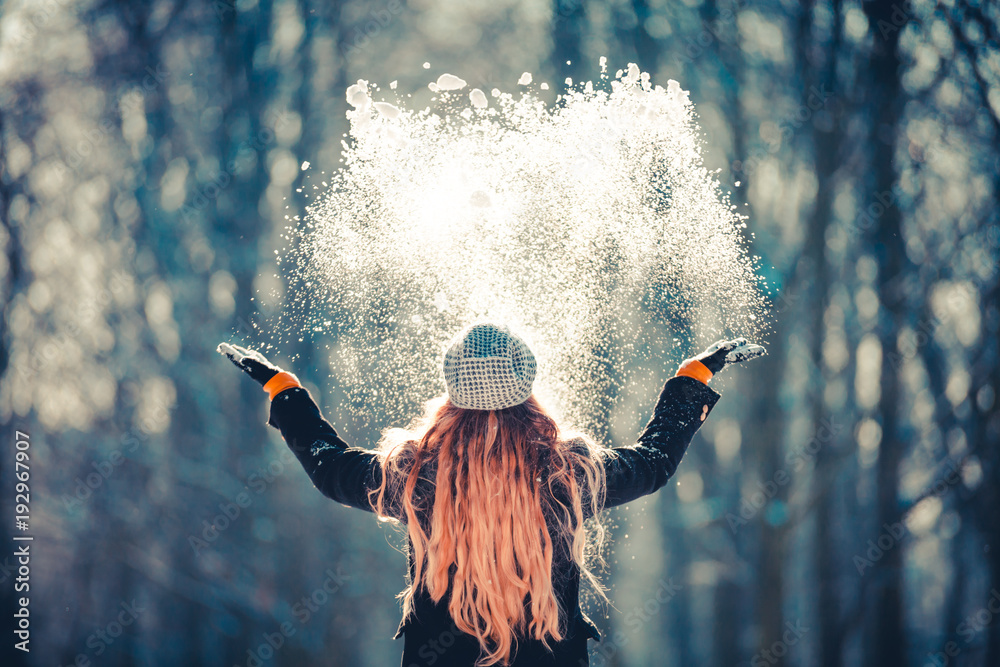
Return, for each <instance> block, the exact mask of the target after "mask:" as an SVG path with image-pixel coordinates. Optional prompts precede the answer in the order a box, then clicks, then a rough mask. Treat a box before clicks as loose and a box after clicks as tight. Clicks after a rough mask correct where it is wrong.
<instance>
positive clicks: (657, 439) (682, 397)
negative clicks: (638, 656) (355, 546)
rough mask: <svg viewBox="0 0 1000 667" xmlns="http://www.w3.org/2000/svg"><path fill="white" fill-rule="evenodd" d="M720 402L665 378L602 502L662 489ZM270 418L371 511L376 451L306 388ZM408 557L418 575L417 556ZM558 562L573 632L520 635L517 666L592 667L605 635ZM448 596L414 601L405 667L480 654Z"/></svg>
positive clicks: (457, 662) (333, 484)
mask: <svg viewBox="0 0 1000 667" xmlns="http://www.w3.org/2000/svg"><path fill="white" fill-rule="evenodd" d="M718 400H719V394H718V393H716V392H715V391H713V390H712V389H711V388H710V387H708V386H707V385H705V384H703V383H701V382H699V381H698V380H695V379H693V378H690V377H683V376H682V377H673V378H671V379H669V380H667V382H666V384H665V385H664V387H663V390H662V391H661V392H660V398H659V400H658V401H657V403H656V407H655V408H654V410H653V417H652V419H650V421H649V424H648V425H647V426H646V428H645V430H643V432H642V435H640V436H639V439H638V441H637V442H636V444H634V445H631V446H628V447H615V448H612V449H607V450H604V451H605V456H604V468H605V471H606V473H607V499H606V502H605V504H604V507H605V508H609V507H615V506H617V505H622V504H624V503H627V502H630V501H632V500H635V499H636V498H639V497H641V496H644V495H647V494H650V493H653V492H654V491H656V490H658V489H660V488H661V487H663V485H665V484H666V483H667V480H668V479H670V477H671V476H672V475H673V474H674V471H675V470H676V469H677V464H678V463H680V460H681V457H682V456H684V452H685V451H686V450H687V447H688V444H689V443H690V442H691V439H692V438H693V437H694V434H695V432H696V431H697V430H698V428H699V427H700V426H701V424H702V421H703V419H702V415H703V414H704V412H705V407H707V409H708V411H709V412H711V410H712V408H713V407H714V406H715V403H716V401H718ZM268 423H269V424H270V425H271V426H274V427H275V428H277V429H278V430H280V431H281V435H282V437H284V439H285V441H286V442H287V443H288V446H289V447H290V448H291V450H292V451H293V452H294V453H295V456H296V457H297V458H298V460H299V462H300V463H301V464H302V466H303V467H304V468H305V471H306V473H307V474H308V475H309V478H310V479H311V480H312V482H313V484H315V485H316V488H317V489H319V490H320V492H322V493H323V494H324V495H325V496H327V497H329V498H332V499H333V500H336V501H337V502H339V503H342V504H344V505H348V506H350V507H356V508H358V509H364V510H368V511H372V507H371V505H370V504H369V503H368V491H369V490H370V489H372V488H376V487H377V486H378V485H379V484H380V482H381V481H382V469H381V466H380V464H379V462H378V458H377V457H376V455H375V453H374V452H372V451H369V450H366V449H361V448H358V447H351V446H350V445H348V444H347V443H346V442H344V441H343V440H341V439H340V437H339V436H338V435H337V432H336V431H335V430H334V429H333V427H332V426H330V424H329V423H328V422H327V421H326V420H325V419H324V418H323V415H322V414H321V413H320V410H319V408H318V407H317V406H316V403H315V402H314V401H313V400H312V397H310V395H309V392H308V391H306V390H305V389H303V388H301V387H298V388H295V389H289V390H286V391H284V392H282V393H281V394H279V395H278V396H276V397H275V398H274V400H273V401H272V402H271V415H270V419H269V420H268ZM553 543H554V544H559V543H561V541H560V542H556V541H555V540H554V541H553ZM411 547H412V545H411ZM410 553H411V554H412V548H411V550H410ZM409 560H410V563H409V565H410V575H411V580H412V576H413V572H414V567H413V566H414V564H413V558H412V555H411V556H410V559H409ZM553 563H554V564H553V570H554V571H553V585H554V587H555V589H556V596H557V598H558V599H559V601H560V603H561V606H562V608H563V609H568V610H570V614H572V619H573V621H572V624H571V626H570V632H569V635H568V637H567V638H566V639H564V640H563V641H561V642H557V643H555V644H554V651H553V653H551V654H550V653H547V652H546V651H545V649H544V647H543V646H542V645H541V642H539V641H537V640H521V641H520V642H519V644H518V649H517V653H516V656H515V659H514V661H513V662H512V663H511V666H512V667H520V666H522V665H531V666H532V667H542V666H546V665H549V666H552V667H556V666H572V667H586V666H587V665H588V664H589V662H588V657H587V638H588V637H589V638H592V639H595V640H597V641H600V639H601V636H600V633H599V632H598V630H597V627H596V626H595V625H594V624H593V622H591V620H590V619H589V618H587V616H586V615H585V614H584V613H583V612H582V611H581V609H580V603H579V588H580V572H579V568H578V567H577V566H576V565H575V564H574V563H573V562H572V560H571V559H569V557H568V555H566V554H565V553H560V552H559V551H557V552H556V553H555V554H554V555H553ZM447 599H448V596H445V597H444V598H443V599H442V601H441V603H439V604H437V605H435V604H434V602H433V601H432V600H431V599H430V597H429V595H427V594H426V592H422V593H421V594H420V595H418V596H417V597H416V598H415V599H414V614H413V615H411V616H410V617H409V618H407V619H404V620H403V622H402V623H400V625H399V628H398V630H397V632H396V635H395V637H394V639H395V638H398V637H400V636H401V635H404V634H405V641H404V647H403V660H402V667H424V666H427V667H430V666H431V665H436V666H439V667H443V666H448V667H471V666H472V665H473V663H474V662H475V660H476V659H477V658H478V656H479V644H478V642H477V641H476V639H475V637H473V636H472V635H468V634H466V633H463V632H461V631H460V630H458V628H457V627H455V625H454V622H453V621H452V619H451V617H450V615H449V614H448V609H447Z"/></svg>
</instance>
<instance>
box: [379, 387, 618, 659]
mask: <svg viewBox="0 0 1000 667" xmlns="http://www.w3.org/2000/svg"><path fill="white" fill-rule="evenodd" d="M378 451H379V453H380V455H381V459H382V470H383V475H382V482H381V485H380V486H379V487H378V488H377V489H373V490H372V492H371V494H370V497H369V500H370V502H371V503H372V507H373V508H374V509H375V512H376V513H377V515H378V516H379V518H380V520H383V521H400V520H401V519H402V518H403V517H405V519H404V520H403V522H404V523H405V524H406V530H407V533H408V534H409V537H410V542H411V543H412V548H413V554H412V555H413V562H414V567H415V572H414V575H413V577H412V578H411V581H410V583H409V586H408V587H407V588H406V589H405V590H404V591H403V592H401V593H400V594H399V596H398V597H400V598H402V599H403V616H404V618H406V617H408V616H409V615H410V613H411V612H412V611H413V600H414V597H415V595H416V593H417V591H419V590H420V589H425V590H426V591H428V592H429V593H430V597H431V598H432V599H433V600H434V602H439V601H440V600H441V599H442V598H443V597H445V595H446V594H447V593H448V591H449V590H450V591H451V597H450V599H449V601H448V611H449V612H450V614H451V617H452V619H453V620H454V621H455V624H456V626H457V627H458V628H459V629H460V630H461V631H463V632H465V633H468V634H470V635H473V636H475V637H476V638H477V639H478V640H479V645H480V648H481V653H480V657H479V660H478V661H477V663H476V665H477V666H480V667H485V666H487V665H495V664H498V663H499V664H507V663H508V662H509V661H510V659H511V654H512V651H513V649H514V648H515V647H516V644H517V637H518V636H521V637H525V636H530V637H532V638H534V639H538V640H540V641H541V642H542V643H543V645H544V646H545V647H546V648H550V646H549V641H550V640H552V641H561V640H562V639H564V638H566V637H567V636H568V633H569V631H570V629H571V628H570V626H569V622H570V620H571V619H568V618H567V613H568V611H569V610H565V609H560V605H559V602H558V600H557V598H556V595H555V592H554V588H553V570H552V564H553V556H554V554H556V553H563V554H568V555H569V557H570V558H571V559H572V560H573V562H575V563H576V565H577V566H578V567H579V569H580V573H581V576H582V577H584V578H585V579H586V580H587V581H589V582H590V583H591V584H592V586H593V588H594V590H595V591H597V593H598V594H599V595H600V596H601V597H603V598H604V599H605V600H606V599H607V598H606V596H605V594H604V590H603V588H602V587H601V585H600V583H599V582H598V581H597V579H596V577H595V576H594V574H593V573H592V572H591V570H590V569H589V568H588V566H587V560H588V558H590V557H591V556H593V557H595V558H596V559H597V560H598V561H599V562H603V557H602V554H601V547H602V544H603V541H604V527H603V526H602V525H601V523H600V521H598V520H597V515H598V512H599V511H600V509H601V507H602V506H603V503H604V496H605V479H604V467H603V466H602V465H601V463H600V461H599V454H598V451H599V450H598V447H597V445H595V444H594V443H593V441H592V440H590V439H589V438H587V437H585V436H583V435H581V434H575V433H574V434H562V433H560V430H559V427H558V426H557V424H556V422H555V420H554V419H553V418H552V417H551V416H549V414H548V413H547V412H546V411H545V410H544V409H543V408H542V406H541V405H540V404H539V402H538V401H537V400H536V399H535V397H534V396H531V397H530V398H529V399H528V400H527V401H526V402H524V403H522V404H521V405H516V406H514V407H511V408H506V409H503V410H466V409H463V408H459V407H456V406H455V405H454V404H452V403H451V402H449V401H448V399H447V396H440V397H438V398H437V399H434V400H433V401H430V402H429V403H428V404H427V407H426V410H425V413H424V415H423V417H421V418H419V419H417V420H415V421H414V422H413V424H411V425H410V427H409V428H407V429H389V430H387V431H386V432H385V433H384V434H383V436H382V439H381V441H380V443H379V448H378ZM430 484H433V491H432V492H430V493H428V492H427V486H428V485H430ZM585 507H586V508H587V509H588V510H589V515H590V516H591V517H593V518H594V521H588V522H587V524H588V527H586V528H585V526H584V508H585ZM560 542H561V544H560Z"/></svg>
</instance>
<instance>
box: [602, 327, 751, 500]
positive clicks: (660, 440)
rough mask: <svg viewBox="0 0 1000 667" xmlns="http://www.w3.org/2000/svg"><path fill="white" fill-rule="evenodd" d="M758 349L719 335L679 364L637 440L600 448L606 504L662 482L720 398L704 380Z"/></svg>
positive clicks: (645, 491)
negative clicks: (605, 448) (694, 354)
mask: <svg viewBox="0 0 1000 667" xmlns="http://www.w3.org/2000/svg"><path fill="white" fill-rule="evenodd" d="M762 354H765V351H764V348H762V347H760V346H759V345H751V344H747V343H746V341H745V340H744V339H742V338H738V339H736V340H734V341H719V342H718V343H715V344H714V345H712V346H711V347H709V348H708V350H706V351H705V352H703V353H702V354H700V355H698V356H697V357H694V358H692V359H688V360H686V361H685V362H684V363H683V364H681V366H680V368H679V369H678V371H677V374H676V375H675V376H674V377H672V378H670V379H669V380H667V382H666V384H665V385H664V386H663V389H662V390H661V391H660V397H659V399H658V400H657V402H656V407H655V408H654V409H653V416H652V418H651V419H650V420H649V424H647V425H646V428H645V429H644V430H643V432H642V434H641V435H640V436H639V439H638V440H637V441H636V443H635V444H634V445H629V446H626V447H613V448H611V449H607V450H605V451H604V470H605V474H606V479H607V494H606V500H605V503H604V507H605V508H609V507H615V506H617V505H623V504H625V503H628V502H631V501H633V500H635V499H636V498H640V497H642V496H645V495H648V494H650V493H653V492H655V491H658V490H659V489H661V488H662V487H663V486H664V485H666V483H667V480H669V479H670V478H671V477H672V476H673V474H674V472H675V471H676V470H677V466H678V464H680V462H681V459H682V458H683V456H684V453H685V452H686V451H687V448H688V445H690V444H691V439H692V438H694V434H695V433H696V432H697V431H698V429H699V428H700V427H701V425H702V423H704V421H705V419H706V418H707V417H708V415H709V413H710V412H711V411H712V408H714V407H715V403H716V402H717V401H718V400H719V398H720V396H719V394H718V392H716V391H714V390H713V389H711V388H710V387H709V386H708V381H709V380H710V379H711V378H712V376H713V375H714V374H715V373H717V372H719V371H720V370H722V368H723V367H724V366H725V365H726V364H731V363H737V362H740V361H745V360H747V359H752V358H754V357H757V356H760V355H762Z"/></svg>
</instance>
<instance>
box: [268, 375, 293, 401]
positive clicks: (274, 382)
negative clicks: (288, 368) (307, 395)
mask: <svg viewBox="0 0 1000 667" xmlns="http://www.w3.org/2000/svg"><path fill="white" fill-rule="evenodd" d="M301 386H302V385H301V384H299V379H298V378H297V377H295V376H294V375H292V374H291V373H286V372H285V371H281V372H280V373H278V374H277V375H275V376H274V377H273V378H271V379H270V380H268V381H267V382H266V383H265V384H264V391H266V392H267V395H268V396H270V397H271V400H272V401H273V400H274V397H275V396H277V395H278V394H280V393H281V392H283V391H285V390H286V389H292V388H293V387H301Z"/></svg>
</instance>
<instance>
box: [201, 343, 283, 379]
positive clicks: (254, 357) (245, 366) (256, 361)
mask: <svg viewBox="0 0 1000 667" xmlns="http://www.w3.org/2000/svg"><path fill="white" fill-rule="evenodd" d="M215 350H216V352H218V353H219V354H224V355H225V356H227V357H229V360H230V361H231V362H233V363H234V364H236V366H237V367H238V368H239V369H240V370H241V371H243V372H244V373H246V374H247V375H249V376H250V377H252V378H253V379H254V380H256V381H257V382H259V383H260V384H261V386H264V385H265V384H267V381H268V380H270V379H271V378H273V377H274V376H275V375H277V374H278V373H281V372H282V370H281V369H280V368H278V367H277V366H275V365H274V364H272V363H271V362H270V361H268V360H267V359H265V358H264V355H263V354H261V353H260V352H257V351H256V350H250V349H247V348H245V347H240V346H239V345H230V344H229V343H219V346H218V347H217V348H215Z"/></svg>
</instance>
